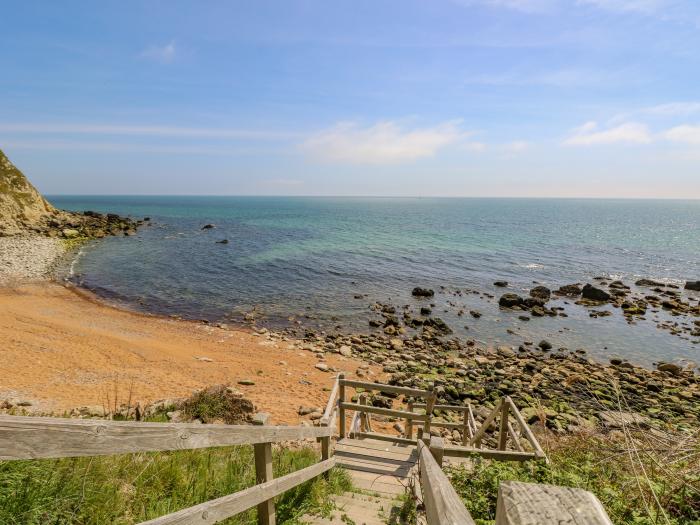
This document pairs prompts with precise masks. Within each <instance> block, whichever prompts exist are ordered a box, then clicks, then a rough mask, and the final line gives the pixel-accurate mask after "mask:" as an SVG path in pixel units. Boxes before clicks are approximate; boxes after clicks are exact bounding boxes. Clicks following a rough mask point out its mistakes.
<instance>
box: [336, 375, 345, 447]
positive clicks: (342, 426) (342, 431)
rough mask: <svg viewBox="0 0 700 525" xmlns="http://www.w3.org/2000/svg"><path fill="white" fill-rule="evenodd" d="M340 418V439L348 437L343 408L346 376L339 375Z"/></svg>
mask: <svg viewBox="0 0 700 525" xmlns="http://www.w3.org/2000/svg"><path fill="white" fill-rule="evenodd" d="M338 385H339V386H338V418H339V419H340V429H339V431H338V432H339V434H340V439H343V438H344V437H345V436H347V433H346V431H345V409H344V408H343V403H345V374H338Z"/></svg>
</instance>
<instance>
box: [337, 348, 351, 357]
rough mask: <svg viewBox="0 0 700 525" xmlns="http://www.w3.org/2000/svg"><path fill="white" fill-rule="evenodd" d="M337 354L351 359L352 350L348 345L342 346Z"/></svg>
mask: <svg viewBox="0 0 700 525" xmlns="http://www.w3.org/2000/svg"><path fill="white" fill-rule="evenodd" d="M338 353H339V354H340V355H342V356H344V357H351V356H352V348H350V347H349V346H348V345H343V346H341V347H340V348H339V349H338Z"/></svg>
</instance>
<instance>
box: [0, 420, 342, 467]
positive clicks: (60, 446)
mask: <svg viewBox="0 0 700 525" xmlns="http://www.w3.org/2000/svg"><path fill="white" fill-rule="evenodd" d="M331 433H332V429H331V428H328V427H302V426H299V427H286V426H250V425H202V424H194V423H143V422H136V421H107V420H97V419H67V418H52V417H27V416H0V460H16V459H35V458H60V457H78V456H103V455H111V454H129V453H134V452H154V451H161V450H181V449H197V448H208V447H221V446H229V445H246V444H248V445H251V444H255V443H278V442H280V441H297V440H300V439H306V438H318V437H324V436H330V435H331Z"/></svg>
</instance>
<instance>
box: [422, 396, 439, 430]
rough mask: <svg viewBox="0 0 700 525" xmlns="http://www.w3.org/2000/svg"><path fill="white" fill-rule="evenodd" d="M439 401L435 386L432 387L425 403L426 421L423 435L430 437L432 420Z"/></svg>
mask: <svg viewBox="0 0 700 525" xmlns="http://www.w3.org/2000/svg"><path fill="white" fill-rule="evenodd" d="M436 401H437V394H435V385H430V395H429V396H428V399H426V401H425V415H426V418H425V421H424V422H423V435H424V436H430V420H431V419H432V417H433V408H434V407H435V402H436Z"/></svg>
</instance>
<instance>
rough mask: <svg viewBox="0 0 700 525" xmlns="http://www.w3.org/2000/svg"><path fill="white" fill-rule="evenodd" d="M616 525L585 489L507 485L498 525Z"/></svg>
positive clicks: (498, 508) (501, 496)
mask: <svg viewBox="0 0 700 525" xmlns="http://www.w3.org/2000/svg"><path fill="white" fill-rule="evenodd" d="M561 523H567V524H571V525H612V521H610V518H609V517H608V514H607V513H606V512H605V509H604V508H603V505H602V504H601V503H600V501H598V498H596V497H595V496H594V495H593V494H591V493H590V492H588V491H587V490H583V489H575V488H571V487H557V486H554V485H538V484H535V483H521V482H519V481H504V482H503V483H501V485H500V487H499V489H498V503H497V504H496V525H559V524H561Z"/></svg>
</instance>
